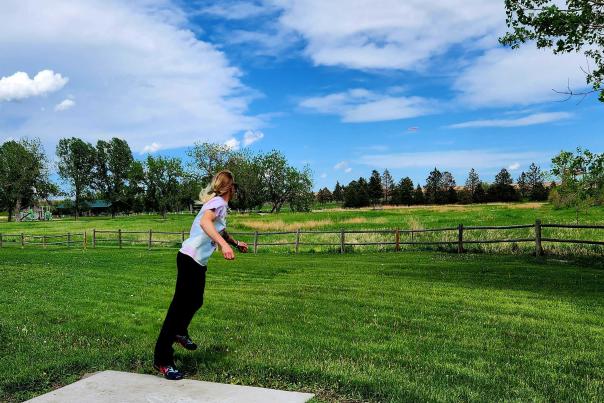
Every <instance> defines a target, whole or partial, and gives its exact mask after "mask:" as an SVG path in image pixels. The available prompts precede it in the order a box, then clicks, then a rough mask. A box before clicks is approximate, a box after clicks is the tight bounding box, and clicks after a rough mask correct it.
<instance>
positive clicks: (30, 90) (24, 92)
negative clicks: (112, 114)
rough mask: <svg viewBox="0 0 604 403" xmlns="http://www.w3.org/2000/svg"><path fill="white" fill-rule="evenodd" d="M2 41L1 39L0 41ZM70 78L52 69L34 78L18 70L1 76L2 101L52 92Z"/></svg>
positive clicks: (0, 94)
mask: <svg viewBox="0 0 604 403" xmlns="http://www.w3.org/2000/svg"><path fill="white" fill-rule="evenodd" d="M0 9H1V8H0ZM1 21H2V17H1V16H0V22H1ZM0 31H1V28H0ZM1 41H2V40H1V39H0V43H1ZM68 80H69V79H68V78H67V77H63V76H61V74H59V73H55V72H54V71H52V70H42V71H40V72H39V73H38V74H36V75H35V76H34V78H33V79H32V78H29V75H28V74H27V73H24V72H22V71H18V72H16V73H15V74H13V75H11V76H8V77H2V78H0V101H18V100H22V99H26V98H30V97H37V96H41V95H46V94H50V93H51V92H55V91H58V90H60V89H61V88H63V87H64V86H65V84H67V81H68Z"/></svg>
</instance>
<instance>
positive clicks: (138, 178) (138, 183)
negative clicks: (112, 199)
mask: <svg viewBox="0 0 604 403" xmlns="http://www.w3.org/2000/svg"><path fill="white" fill-rule="evenodd" d="M145 184H146V178H145V167H144V165H143V163H142V162H141V161H137V160H133V161H132V164H130V169H129V170H128V185H127V186H126V208H127V209H128V210H130V211H133V212H135V213H140V212H142V211H144V210H145V193H146V192H145Z"/></svg>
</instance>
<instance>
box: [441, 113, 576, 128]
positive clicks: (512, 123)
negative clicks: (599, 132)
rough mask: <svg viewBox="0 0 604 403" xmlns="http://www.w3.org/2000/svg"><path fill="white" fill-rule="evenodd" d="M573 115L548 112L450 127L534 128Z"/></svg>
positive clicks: (451, 126)
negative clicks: (533, 126)
mask: <svg viewBox="0 0 604 403" xmlns="http://www.w3.org/2000/svg"><path fill="white" fill-rule="evenodd" d="M572 116H573V114H572V113H567V112H546V113H533V114H531V115H528V116H524V117H521V118H513V119H486V120H471V121H469V122H462V123H456V124H453V125H450V126H448V127H450V128H452V129H463V128H477V127H520V126H532V125H539V124H544V123H550V122H556V121H559V120H564V119H570V118H571V117H572Z"/></svg>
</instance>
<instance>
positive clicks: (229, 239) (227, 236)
mask: <svg viewBox="0 0 604 403" xmlns="http://www.w3.org/2000/svg"><path fill="white" fill-rule="evenodd" d="M221 235H222V237H223V238H224V240H225V241H227V243H228V244H230V245H233V246H234V247H236V248H237V249H238V250H239V252H243V253H247V251H248V246H247V244H246V243H245V242H242V241H236V240H235V238H233V236H232V235H231V234H229V233H228V232H227V230H226V229H225V230H223V231H222V232H221Z"/></svg>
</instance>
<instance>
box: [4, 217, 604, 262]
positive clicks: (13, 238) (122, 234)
mask: <svg viewBox="0 0 604 403" xmlns="http://www.w3.org/2000/svg"><path fill="white" fill-rule="evenodd" d="M544 228H557V229H563V230H564V229H575V230H586V229H589V230H601V229H604V225H591V224H590V225H581V224H555V223H552V224H542V223H541V221H540V220H536V221H535V223H534V224H520V225H504V226H494V225H485V226H476V225H471V226H464V225H463V224H459V225H458V226H456V227H441V228H424V229H376V230H345V229H341V230H339V231H336V230H326V231H322V230H317V231H310V230H300V229H298V230H297V231H268V232H258V231H254V232H245V231H243V232H242V231H237V232H232V233H231V234H232V235H235V236H238V237H247V238H249V239H250V242H249V243H250V249H251V251H252V252H253V253H257V252H258V250H259V248H260V247H283V246H293V247H294V251H295V252H296V253H298V252H299V251H300V246H327V247H333V248H336V250H337V249H339V252H340V253H346V251H347V250H351V249H353V248H354V247H356V246H384V247H394V250H395V251H399V250H401V246H403V245H410V246H428V245H451V246H452V245H456V249H457V252H459V253H462V252H464V251H465V247H464V246H465V245H476V244H497V243H510V244H518V243H529V242H530V243H534V245H535V254H536V255H542V254H543V253H544V248H543V244H544V243H573V244H584V245H599V246H604V240H590V239H571V238H553V237H543V236H542V231H543V229H544ZM518 229H532V231H531V232H532V234H529V235H530V236H516V237H514V236H511V237H501V238H496V239H468V238H467V237H465V235H466V234H467V233H469V232H470V231H487V230H488V231H506V230H518ZM451 232H455V234H454V236H453V237H450V239H427V240H426V239H420V234H424V236H425V235H427V234H435V233H449V234H450V233H451ZM131 235H135V237H131ZM141 235H143V237H140V236H141ZM187 235H188V232H186V231H184V230H182V231H155V230H152V229H149V230H147V231H141V230H138V231H125V230H122V229H117V230H97V229H93V230H92V234H91V240H90V245H89V239H88V232H87V231H84V232H70V233H64V234H41V235H34V234H26V233H18V234H15V233H4V234H3V233H0V248H2V247H7V246H11V245H19V246H21V247H22V248H24V247H25V246H27V245H37V246H40V245H41V246H42V247H47V246H51V245H66V246H67V247H72V246H81V247H82V248H84V249H85V248H87V247H89V246H90V247H92V248H96V247H97V246H102V245H107V244H111V246H115V245H117V247H118V248H123V247H124V246H140V245H146V246H147V248H148V249H152V248H153V246H154V245H162V246H163V245H174V246H176V245H178V244H180V243H181V242H182V241H184V240H185V238H186V236H187ZM309 235H314V236H317V237H319V236H335V237H337V238H338V239H337V242H336V240H335V239H334V240H332V241H326V240H324V239H323V240H318V241H317V240H308V239H304V237H307V236H309ZM359 235H361V236H362V235H378V236H381V237H382V239H381V240H379V241H375V240H371V239H370V240H364V239H352V240H351V239H348V240H347V238H349V237H354V236H357V237H358V236H359ZM279 236H294V238H293V240H289V239H285V240H284V239H274V237H279ZM401 236H408V237H409V238H407V239H401ZM449 236H450V235H449ZM154 237H155V238H154ZM266 237H268V238H269V239H266V241H265V242H261V238H266ZM271 237H272V238H273V239H271ZM384 237H386V239H383V238H384ZM390 237H392V238H390Z"/></svg>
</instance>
